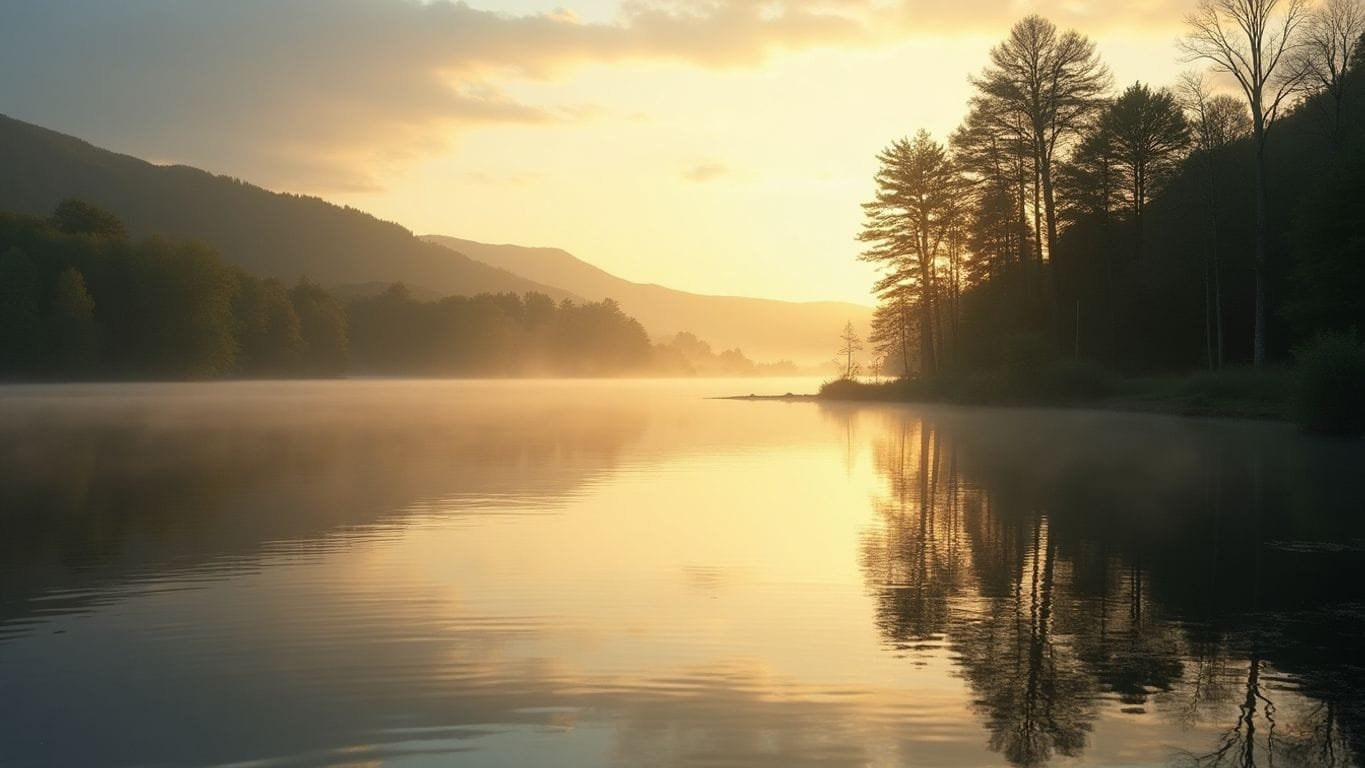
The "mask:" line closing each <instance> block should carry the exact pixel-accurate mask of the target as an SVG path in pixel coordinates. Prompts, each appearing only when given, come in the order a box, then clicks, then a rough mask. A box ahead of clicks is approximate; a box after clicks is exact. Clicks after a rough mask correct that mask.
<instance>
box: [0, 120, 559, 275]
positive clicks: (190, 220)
mask: <svg viewBox="0 0 1365 768" xmlns="http://www.w3.org/2000/svg"><path fill="white" fill-rule="evenodd" d="M0 167H2V168H4V169H5V179H4V182H3V183H0V210H11V211H16V212H19V213H28V214H34V215H39V216H45V215H47V214H49V213H51V212H52V209H53V207H54V206H55V205H56V204H57V202H58V201H60V200H61V199H63V198H66V197H76V198H80V199H82V200H85V201H86V202H89V203H91V204H94V205H97V206H99V207H101V208H104V209H107V210H109V211H110V212H112V213H113V214H115V215H116V216H118V217H119V218H120V219H121V220H122V221H123V222H124V223H125V224H126V225H127V227H128V229H129V231H130V232H131V233H132V234H133V235H135V236H146V235H152V234H158V235H165V236H167V237H171V238H174V239H180V240H193V241H198V242H203V243H205V244H207V245H209V246H211V247H213V248H214V249H216V250H217V251H219V253H221V254H222V256H223V258H224V259H225V260H226V261H228V262H229V263H232V264H235V265H237V266H239V267H242V268H243V269H246V270H247V271H249V272H252V273H254V274H258V275H261V276H265V277H277V278H281V279H283V280H287V281H293V280H295V279H297V278H299V277H301V276H305V275H306V276H307V277H309V278H310V279H312V280H315V281H318V282H321V283H324V284H326V285H346V284H364V283H372V282H388V283H392V282H404V283H410V284H412V285H414V286H420V287H421V288H424V289H429V290H433V291H437V292H439V293H442V294H454V295H466V296H467V295H473V294H476V293H485V292H494V293H495V292H506V291H512V292H516V293H526V292H529V291H538V292H541V293H546V294H548V295H550V296H552V297H554V298H556V299H564V298H577V297H575V296H573V294H571V293H570V292H567V291H564V290H562V289H559V288H557V287H555V286H549V285H543V284H540V283H536V282H534V281H530V280H526V279H525V278H522V277H519V276H517V275H513V274H511V273H510V272H507V271H506V270H499V269H497V268H495V267H492V266H490V265H488V264H485V263H483V262H479V261H475V260H473V259H470V258H468V257H467V256H465V255H463V254H456V255H452V254H451V253H450V251H449V250H448V249H443V248H439V247H437V246H434V245H432V244H430V243H426V242H423V241H421V240H419V239H418V238H416V237H415V236H414V235H413V234H412V232H411V231H409V230H408V229H406V228H405V227H403V226H402V225H400V224H397V223H395V222H391V221H385V220H383V219H380V218H378V217H375V216H373V215H371V214H369V213H366V212H364V211H361V210H359V209H356V208H351V207H349V206H339V205H336V204H333V203H329V202H327V201H325V200H323V199H322V198H319V197H313V196H306V195H297V194H291V193H286V192H275V191H272V190H268V189H265V188H263V187H259V186H256V185H254V184H250V183H248V182H245V181H242V180H241V179H237V178H234V177H231V176H223V175H217V174H213V173H211V172H209V171H205V170H202V169H199V168H195V167H193V166H188V165H157V164H154V163H150V162H147V161H146V160H142V159H140V158H137V157H134V156H132V155H126V154H122V153H119V152H114V151H111V150H107V149H102V148H100V147H97V146H95V145H94V144H92V143H90V142H88V141H85V140H83V139H80V138H78V137H74V136H69V135H66V134H63V133H60V132H58V131H54V130H51V129H49V128H44V127H42V126H38V125H34V124H32V123H26V122H24V121H22V120H17V119H15V118H12V117H9V116H7V115H3V114H0Z"/></svg>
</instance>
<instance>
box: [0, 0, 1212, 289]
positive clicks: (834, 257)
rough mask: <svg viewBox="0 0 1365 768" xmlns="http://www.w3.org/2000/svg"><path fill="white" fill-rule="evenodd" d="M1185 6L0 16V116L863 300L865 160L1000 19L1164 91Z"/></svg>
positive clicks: (641, 259) (440, 214)
mask: <svg viewBox="0 0 1365 768" xmlns="http://www.w3.org/2000/svg"><path fill="white" fill-rule="evenodd" d="M21 6H26V7H21ZM1185 10H1187V9H1186V8H1184V6H1183V5H1182V4H1180V3H1175V2H1169V1H1165V0H1163V1H1161V2H1148V3H1122V4H1119V3H1100V2H1089V3H1087V2H1030V3H1022V2H989V1H987V0H975V1H974V2H965V3H955V4H939V3H905V4H897V3H894V2H882V3H878V2H871V1H864V0H845V1H844V2H818V1H817V0H783V1H780V2H773V3H750V2H741V1H740V0H717V1H716V2H689V1H688V0H680V1H679V2H657V3H656V2H626V3H613V2H600V1H599V2H581V1H580V2H574V1H573V0H570V1H569V2H567V3H560V4H556V3H548V2H547V3H539V2H507V3H498V2H488V1H485V2H481V3H476V4H473V5H472V6H465V5H452V4H447V3H444V2H438V3H428V4H416V3H411V2H404V0H349V1H348V2H336V3H323V2H318V1H310V2H300V3H291V4H287V5H285V6H281V5H279V4H277V3H264V2H240V3H207V2H205V3H171V2H161V1H158V0H153V1H151V2H142V3H137V4H134V5H129V4H121V3H105V2H95V1H94V0H64V1H63V2H51V3H32V4H22V3H16V4H11V5H7V7H6V8H4V9H3V10H0V29H2V30H11V31H13V32H17V33H19V34H15V35H14V37H13V38H12V39H5V44H4V45H3V46H0V64H3V66H0V91H3V92H4V93H5V94H6V99H5V104H4V109H5V111H6V112H8V113H9V114H11V115H12V116H14V117H18V118H20V119H23V120H29V121H32V122H37V123H39V124H42V125H46V126H50V127H53V128H56V129H58V130H61V131H64V132H67V133H71V134H74V135H77V136H80V137H82V138H85V139H87V140H89V141H92V142H94V143H95V144H97V145H100V146H108V147H110V148H112V149H116V150H118V151H122V152H127V153H130V154H134V155H137V156H140V157H147V158H150V159H153V160H155V161H157V162H176V163H185V164H190V165H195V166H198V167H202V168H206V169H209V170H212V171H215V172H218V173H226V174H230V175H234V176H238V177H241V178H244V179H246V180H248V181H252V182H255V183H259V184H262V185H264V186H267V187H269V188H272V189H277V190H282V191H291V192H301V193H309V194H316V195H320V196H322V197H324V198H326V199H328V200H331V201H334V202H338V203H344V204H347V205H352V206H355V207H358V208H361V209H362V210H366V211H369V212H371V213H373V214H375V215H377V216H380V217H382V218H386V219H390V220H393V221H396V222H398V223H400V224H403V225H404V226H406V227H408V228H410V229H412V230H414V231H416V232H417V233H419V234H427V233H431V234H448V235H455V236H458V237H463V238H468V239H473V240H481V241H485V242H495V243H500V242H509V243H517V244H522V245H551V246H557V247H561V248H565V249H567V250H569V251H571V252H573V253H574V254H575V255H577V256H579V257H580V258H583V259H585V260H587V261H589V262H592V263H594V264H596V265H597V266H600V267H602V268H604V269H606V270H607V271H609V272H612V273H614V274H618V275H620V276H622V277H625V278H628V279H631V280H636V281H641V282H657V283H660V284H664V285H668V286H670V287H674V288H679V289H683V290H690V291H696V292H704V293H719V294H730V295H747V296H761V297H771V298H783V299H794V300H817V299H838V300H848V301H855V302H859V303H871V302H872V298H871V296H870V295H869V288H870V284H871V280H872V277H873V271H872V268H871V267H870V266H868V265H865V264H862V263H859V262H857V261H855V259H854V258H853V257H854V256H855V255H856V254H857V252H858V249H859V246H858V243H857V242H856V241H855V239H854V238H855V235H856V234H857V231H858V227H859V224H860V221H861V216H862V212H861V210H860V208H859V204H860V203H861V202H863V201H865V200H866V199H868V198H869V197H870V196H871V194H872V191H873V183H872V177H873V174H874V172H875V170H876V157H875V154H876V152H877V150H879V149H880V148H881V147H883V146H885V145H886V144H887V143H888V142H890V141H891V140H892V139H895V138H897V137H900V136H903V135H907V134H912V133H914V132H915V131H916V130H917V129H919V128H927V129H928V130H930V131H931V132H933V133H934V134H935V135H936V136H938V137H940V138H946V136H947V134H948V132H950V131H951V130H952V128H953V127H954V126H955V125H956V124H957V122H958V121H959V120H960V119H961V117H962V115H963V112H964V109H965V104H966V101H967V99H968V98H969V96H970V92H971V88H970V85H969V83H968V76H969V75H970V74H972V73H975V72H977V71H979V70H980V68H981V67H982V66H983V64H984V62H985V60H986V53H987V51H988V50H989V49H990V47H991V45H993V44H994V43H995V42H996V41H998V40H999V39H1001V38H1002V37H1003V36H1004V35H1005V33H1006V32H1007V31H1008V28H1009V25H1010V24H1011V23H1012V22H1013V21H1014V20H1015V19H1017V18H1018V17H1019V16H1021V15H1023V14H1026V13H1031V12H1040V13H1044V14H1047V15H1048V16H1049V17H1050V18H1052V19H1053V20H1054V21H1056V22H1057V23H1058V24H1059V25H1060V26H1063V27H1074V28H1076V29H1078V30H1080V31H1082V32H1084V33H1086V34H1088V35H1090V36H1091V37H1092V38H1094V39H1095V40H1096V41H1097V43H1098V46H1099V50H1100V53H1101V55H1102V56H1103V57H1104V59H1105V61H1106V62H1107V63H1108V64H1109V66H1110V67H1111V68H1112V70H1113V72H1114V76H1115V81H1116V82H1117V83H1119V84H1124V83H1129V82H1132V81H1135V80H1138V79H1142V80H1143V81H1145V82H1152V83H1155V84H1166V83H1169V82H1171V81H1173V80H1174V79H1175V77H1176V76H1177V74H1178V72H1179V71H1180V70H1181V69H1182V68H1184V67H1185V66H1186V65H1184V64H1182V62H1181V60H1180V55H1179V53H1178V52H1177V50H1176V48H1175V46H1174V41H1175V39H1176V37H1177V36H1178V35H1179V34H1180V21H1181V14H1182V13H1183V12H1184V11H1185ZM3 34H4V33H0V35H3ZM228 41H230V44H229V43H228ZM92 69H93V70H96V71H98V72H100V76H99V77H92V76H91V74H90V73H91V71H92Z"/></svg>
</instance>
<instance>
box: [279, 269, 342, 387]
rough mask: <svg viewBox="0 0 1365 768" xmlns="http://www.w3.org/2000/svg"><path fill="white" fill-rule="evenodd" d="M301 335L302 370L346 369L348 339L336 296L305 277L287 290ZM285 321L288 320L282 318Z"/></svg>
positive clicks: (315, 372) (333, 371) (336, 373)
mask: <svg viewBox="0 0 1365 768" xmlns="http://www.w3.org/2000/svg"><path fill="white" fill-rule="evenodd" d="M289 302H290V304H292V305H293V308H294V315H295V317H296V318H297V320H298V326H299V334H300V337H301V341H302V344H301V350H300V354H299V359H300V361H301V362H302V370H303V371H304V372H305V373H308V374H310V375H313V376H340V375H341V374H342V373H345V372H346V366H347V349H348V341H347V337H346V312H345V310H343V309H342V307H341V303H340V302H338V301H337V299H336V297H335V296H333V295H332V294H330V293H328V292H327V291H325V290H323V288H322V286H320V285H318V284H317V283H313V282H310V281H309V280H308V279H307V278H302V279H300V280H299V282H298V284H296V285H295V286H294V287H293V288H291V289H290V290H289ZM285 323H286V324H287V323H288V320H287V319H286V320H285Z"/></svg>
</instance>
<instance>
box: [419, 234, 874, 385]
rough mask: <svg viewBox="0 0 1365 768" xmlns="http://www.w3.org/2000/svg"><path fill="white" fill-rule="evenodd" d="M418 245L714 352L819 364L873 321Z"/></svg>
mask: <svg viewBox="0 0 1365 768" xmlns="http://www.w3.org/2000/svg"><path fill="white" fill-rule="evenodd" d="M422 239H424V240H427V241H429V242H432V243H439V244H441V245H443V246H445V247H447V248H449V249H451V250H452V251H454V252H456V253H463V254H465V255H466V256H470V257H472V258H474V259H477V260H479V261H482V262H485V263H487V264H489V265H491V266H494V267H498V268H500V269H505V270H507V271H508V272H512V273H514V274H517V275H521V276H522V277H525V278H527V279H530V280H534V281H537V282H542V283H548V284H550V285H555V286H558V287H560V288H563V289H565V290H567V291H571V292H573V293H575V294H578V295H579V296H582V297H584V298H587V299H592V300H594V301H597V300H600V299H604V298H612V299H615V300H616V301H617V302H619V303H620V305H621V309H622V310H624V311H625V313H626V314H628V315H631V316H632V317H634V318H636V319H638V320H639V321H640V322H641V323H642V324H643V325H644V326H645V329H646V330H648V331H649V332H650V334H651V335H652V336H654V338H655V339H656V340H665V339H667V338H668V337H671V336H672V335H673V334H675V333H677V332H679V331H689V332H691V333H694V334H696V335H697V336H699V337H701V338H702V339H705V340H706V341H707V342H709V343H710V344H711V346H712V347H714V348H715V349H717V350H721V349H728V348H734V347H738V348H740V349H743V350H744V352H745V353H746V354H747V355H749V356H750V357H752V358H754V359H757V360H776V359H780V358H785V359H790V360H794V361H796V362H798V363H802V364H805V365H811V364H820V363H823V362H825V361H826V360H828V359H829V358H831V357H833V354H834V352H833V351H834V349H835V348H836V347H837V346H838V337H839V332H840V331H841V330H842V329H843V327H844V323H846V322H848V321H850V320H851V321H853V324H854V326H855V327H857V328H858V329H859V333H861V334H862V335H864V336H866V334H867V328H868V326H869V325H870V323H871V318H872V308H871V307H864V306H860V305H857V304H847V303H841V302H805V303H798V302H788V301H775V300H771V299H753V298H744V297H739V296H707V295H702V294H696V293H687V292H685V291H677V290H673V289H672V288H665V287H663V286H661V285H654V284H647V283H633V282H631V281H629V280H624V279H622V278H619V277H616V276H615V275H612V274H610V273H608V272H605V271H603V270H601V269H598V268H597V267H594V266H593V265H591V264H589V263H587V262H585V261H583V260H581V259H578V258H576V257H575V256H573V255H572V254H570V253H568V252H566V251H563V250H560V249H558V248H526V247H522V246H516V245H489V244H487V243H478V242H474V241H472V240H462V239H460V238H456V237H444V236H440V235H426V236H424V237H423V238H422Z"/></svg>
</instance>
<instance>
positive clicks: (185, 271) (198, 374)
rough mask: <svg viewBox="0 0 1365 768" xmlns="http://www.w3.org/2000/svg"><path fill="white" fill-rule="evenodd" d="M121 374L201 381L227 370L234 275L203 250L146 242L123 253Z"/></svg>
mask: <svg viewBox="0 0 1365 768" xmlns="http://www.w3.org/2000/svg"><path fill="white" fill-rule="evenodd" d="M122 267H123V270H124V272H125V276H126V279H127V287H128V296H127V298H128V304H127V307H126V308H125V309H126V311H127V312H128V322H129V326H130V330H131V332H132V335H133V337H132V339H131V342H132V344H131V349H130V350H129V351H130V354H129V356H128V359H127V360H126V365H127V366H128V368H127V371H126V373H127V374H128V375H136V376H146V375H151V376H155V377H160V378H172V379H182V378H206V377H212V376H220V375H223V374H226V373H229V372H231V371H232V370H233V366H234V364H235V363H236V357H237V340H236V336H235V334H234V325H235V323H234V318H233V315H232V299H233V296H234V295H235V293H236V290H237V280H236V275H235V274H234V273H233V271H232V270H231V269H229V268H228V267H227V266H226V265H224V264H223V263H222V261H221V260H220V259H219V258H218V255H217V254H215V253H214V252H213V251H211V250H209V249H208V247H207V246H203V245H198V244H193V243H177V242H173V241H171V240H166V239H164V238H150V239H148V240H145V241H143V242H141V243H139V244H138V245H137V246H136V247H135V248H133V249H132V250H131V252H129V253H128V255H127V259H126V262H125V263H124V264H123V265H122Z"/></svg>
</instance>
